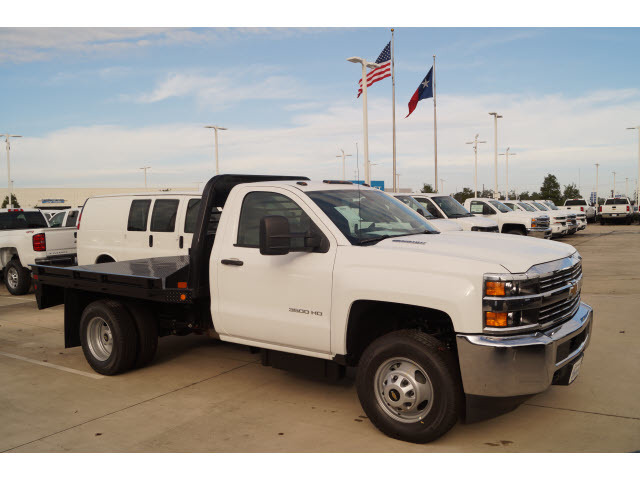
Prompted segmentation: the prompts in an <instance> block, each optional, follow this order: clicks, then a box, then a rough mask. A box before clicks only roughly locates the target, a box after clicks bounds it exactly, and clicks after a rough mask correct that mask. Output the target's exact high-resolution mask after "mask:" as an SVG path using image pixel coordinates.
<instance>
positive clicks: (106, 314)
mask: <svg viewBox="0 0 640 480" xmlns="http://www.w3.org/2000/svg"><path fill="white" fill-rule="evenodd" d="M100 320H101V321H102V323H103V325H104V328H105V330H107V329H108V331H109V334H110V337H111V351H110V352H109V353H108V354H106V355H105V356H104V358H100V356H99V354H96V353H94V352H93V351H92V346H91V345H90V344H91V343H92V342H91V341H90V340H89V336H90V334H91V331H90V326H91V325H93V324H94V322H95V324H99V323H100ZM80 342H81V344H82V351H83V352H84V356H85V358H86V359H87V362H89V365H91V368H93V369H94V370H95V371H96V372H98V373H101V374H102V375H117V374H118V373H122V372H126V371H127V370H129V369H131V367H133V365H134V363H135V361H136V353H137V349H138V348H137V347H138V334H137V332H136V327H135V324H134V321H133V319H132V318H131V315H130V314H129V312H128V311H127V309H126V308H125V307H124V305H123V304H122V303H120V302H118V301H115V300H109V299H107V300H98V301H96V302H93V303H91V304H89V305H88V306H87V307H86V308H85V309H84V311H83V312H82V317H81V319H80ZM93 348H94V349H95V348H96V347H95V346H94V347H93Z"/></svg>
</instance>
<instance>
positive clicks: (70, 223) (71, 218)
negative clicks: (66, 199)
mask: <svg viewBox="0 0 640 480" xmlns="http://www.w3.org/2000/svg"><path fill="white" fill-rule="evenodd" d="M76 220H78V210H71V211H70V212H69V215H68V216H67V221H66V222H65V224H64V226H65V227H75V226H76Z"/></svg>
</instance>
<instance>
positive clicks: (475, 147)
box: [467, 133, 487, 197]
mask: <svg viewBox="0 0 640 480" xmlns="http://www.w3.org/2000/svg"><path fill="white" fill-rule="evenodd" d="M479 136H480V134H479V133H476V137H475V138H474V139H473V141H472V142H467V145H473V152H474V154H475V157H476V167H475V173H474V174H473V184H474V187H473V188H475V190H474V191H473V196H474V197H477V196H478V144H479V143H487V142H485V141H480V140H478V137H479Z"/></svg>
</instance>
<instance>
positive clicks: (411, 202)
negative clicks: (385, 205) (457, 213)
mask: <svg viewBox="0 0 640 480" xmlns="http://www.w3.org/2000/svg"><path fill="white" fill-rule="evenodd" d="M396 198H397V199H398V200H400V201H401V202H402V203H404V204H405V205H406V206H408V207H411V209H413V210H415V211H416V212H417V211H418V210H420V212H422V215H424V217H425V218H428V219H429V220H433V219H435V218H436V217H435V216H434V215H432V214H431V213H430V212H429V211H428V210H427V209H426V208H424V205H422V204H421V203H418V202H417V201H416V199H415V198H413V197H410V196H409V195H402V196H400V195H397V196H396Z"/></svg>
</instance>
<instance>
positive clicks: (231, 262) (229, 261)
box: [220, 258, 244, 267]
mask: <svg viewBox="0 0 640 480" xmlns="http://www.w3.org/2000/svg"><path fill="white" fill-rule="evenodd" d="M220 263H222V264H223V265H233V266H235V267H241V266H242V265H244V262H243V261H242V260H238V259H237V258H225V259H224V260H220Z"/></svg>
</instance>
